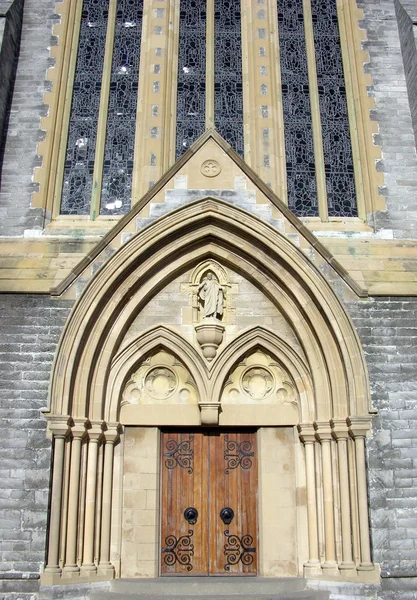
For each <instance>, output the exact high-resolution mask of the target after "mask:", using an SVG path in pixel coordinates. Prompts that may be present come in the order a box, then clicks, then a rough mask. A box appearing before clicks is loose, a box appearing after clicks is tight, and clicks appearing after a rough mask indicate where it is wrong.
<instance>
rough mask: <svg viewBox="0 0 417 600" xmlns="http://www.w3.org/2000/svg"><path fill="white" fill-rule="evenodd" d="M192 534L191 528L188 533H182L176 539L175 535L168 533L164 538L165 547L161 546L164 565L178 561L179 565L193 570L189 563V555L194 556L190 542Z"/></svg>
mask: <svg viewBox="0 0 417 600" xmlns="http://www.w3.org/2000/svg"><path fill="white" fill-rule="evenodd" d="M193 534H194V532H193V530H192V529H189V530H188V535H182V536H181V537H180V538H178V539H177V538H176V537H175V535H168V536H167V537H166V538H165V544H166V546H167V547H166V548H162V554H164V562H165V564H166V565H168V566H171V565H175V563H177V562H178V563H179V564H180V565H183V566H184V567H186V569H187V571H192V570H193V565H192V563H191V557H192V556H194V544H192V543H191V538H192V536H193Z"/></svg>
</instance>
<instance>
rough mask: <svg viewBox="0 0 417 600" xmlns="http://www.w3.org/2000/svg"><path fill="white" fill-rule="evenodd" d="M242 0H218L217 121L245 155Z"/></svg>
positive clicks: (215, 27)
mask: <svg viewBox="0 0 417 600" xmlns="http://www.w3.org/2000/svg"><path fill="white" fill-rule="evenodd" d="M240 11H241V6H240V0H214V123H215V126H216V129H217V131H218V132H219V133H220V135H221V136H223V137H224V139H225V140H226V141H227V142H229V144H230V145H231V146H232V148H233V149H234V150H235V151H236V152H237V153H238V154H240V156H241V157H242V158H243V154H244V142H243V85H242V33H241V14H240Z"/></svg>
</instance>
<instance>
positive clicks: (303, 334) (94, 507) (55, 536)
mask: <svg viewBox="0 0 417 600" xmlns="http://www.w3.org/2000/svg"><path fill="white" fill-rule="evenodd" d="M205 261H212V263H211V264H213V261H215V262H216V263H218V265H220V266H221V267H222V268H223V269H226V270H227V269H230V270H231V271H234V272H236V273H238V274H239V275H241V276H242V277H244V278H245V279H247V280H248V281H249V282H250V283H251V284H252V285H254V286H255V287H256V288H258V290H261V291H262V293H263V294H264V295H265V297H266V298H267V299H268V301H270V302H271V303H272V304H273V305H274V306H275V307H277V308H278V309H279V311H280V313H281V314H282V315H283V317H284V318H285V319H286V321H287V322H288V323H289V324H290V325H291V327H292V329H293V331H294V334H295V336H296V338H297V341H298V344H299V346H300V347H301V349H302V356H300V355H299V354H297V352H296V351H294V349H292V348H290V347H289V346H288V344H286V342H285V341H284V340H283V339H281V338H280V336H279V332H272V331H268V330H266V329H264V328H262V327H254V328H252V329H249V330H247V331H244V332H241V333H240V334H239V335H236V336H235V337H234V339H232V341H230V340H229V341H228V343H226V344H225V345H224V346H223V347H221V348H219V352H218V354H217V356H216V357H215V359H214V360H212V362H208V360H206V359H205V358H204V356H203V354H202V352H201V349H200V348H199V347H198V345H194V346H193V345H192V344H190V343H189V342H188V341H186V340H185V339H184V338H182V336H181V335H180V334H179V332H178V331H175V330H173V329H170V328H168V327H166V326H164V324H163V322H161V324H160V325H158V326H157V327H154V328H152V329H150V330H148V331H146V332H144V333H141V334H140V335H139V336H138V337H137V338H136V339H134V340H133V341H131V342H130V343H129V344H128V345H127V346H126V345H125V346H123V340H124V339H125V336H126V332H127V331H128V330H129V327H130V326H131V324H132V322H133V321H134V319H135V317H136V316H137V315H138V314H139V313H140V312H141V311H142V309H143V308H144V307H145V306H146V305H147V304H148V303H149V301H150V300H151V299H152V298H154V297H155V296H156V295H157V294H158V293H159V291H160V290H161V289H162V288H163V286H164V285H166V284H167V283H168V282H171V281H173V280H174V279H175V278H176V277H178V276H179V275H181V274H184V273H186V272H189V271H192V270H193V269H196V268H197V267H198V265H201V264H204V262H205ZM338 283H339V285H342V286H346V285H347V284H346V283H345V282H342V280H340V281H339V282H338ZM158 350H164V351H166V352H168V353H170V354H172V355H173V356H175V357H177V358H178V359H179V361H180V363H181V365H183V366H184V368H185V369H187V370H188V372H189V373H190V378H191V379H192V381H193V382H194V383H195V387H196V389H197V391H198V393H197V396H198V403H199V405H200V411H203V410H208V411H211V415H213V411H217V413H218V410H217V409H218V401H219V399H220V398H221V395H222V391H223V390H224V388H225V384H226V381H227V377H228V374H230V373H234V372H235V371H233V369H235V368H236V364H237V361H238V360H239V357H242V358H243V357H247V356H248V355H249V354H250V353H251V352H252V353H253V352H256V351H258V350H259V351H262V352H265V353H266V354H267V355H268V356H271V357H274V360H276V361H277V365H279V368H282V369H284V371H285V372H286V373H288V375H289V379H288V383H289V384H291V385H294V388H296V390H297V396H298V415H299V422H298V423H295V422H294V423H293V424H294V425H295V424H296V425H298V431H299V439H300V441H301V444H302V445H300V442H298V441H297V443H298V444H299V445H300V452H301V455H300V456H301V458H300V465H302V467H300V468H301V469H302V472H303V473H304V475H302V478H304V480H305V487H306V509H305V510H306V525H305V531H306V532H308V535H307V538H308V549H306V550H305V551H304V550H303V551H302V556H303V557H305V563H304V572H305V574H306V575H309V576H319V577H320V576H323V575H324V576H325V577H339V578H340V577H344V578H345V579H346V578H348V579H349V578H353V579H355V578H356V579H355V580H358V577H360V578H361V579H360V580H362V581H365V580H366V577H365V576H366V574H367V573H368V580H370V579H369V578H370V577H371V575H369V574H370V573H375V567H374V565H373V564H372V560H371V553H370V543H369V526H368V512H367V489H366V467H365V445H364V440H365V436H366V435H368V434H369V430H370V422H371V413H372V411H371V407H370V399H369V384H368V377H367V371H366V365H365V360H364V355H363V352H362V348H361V346H360V343H359V340H358V337H357V335H356V332H355V330H354V327H353V325H352V323H351V321H350V319H349V317H348V315H347V313H346V311H345V309H344V307H343V305H342V304H341V302H340V301H339V299H338V297H337V296H336V294H335V292H334V291H333V289H332V287H331V286H330V285H329V283H328V282H327V281H326V279H325V278H324V276H323V275H322V274H321V273H320V272H319V270H318V269H317V268H316V267H315V266H314V265H313V264H312V262H311V261H310V260H309V259H308V258H307V256H306V255H305V254H304V253H303V252H302V251H301V250H300V248H299V247H297V246H296V245H294V244H293V243H292V242H291V241H290V240H289V239H288V238H287V237H286V236H285V235H284V234H282V233H280V232H279V231H278V230H276V229H274V228H273V227H271V226H270V225H268V224H267V223H265V222H263V221H261V220H260V219H258V218H256V217H255V216H253V215H251V214H249V213H247V212H246V211H244V210H242V209H239V208H236V207H234V206H232V205H229V204H227V203H225V202H222V201H220V200H217V199H212V198H205V199H202V200H199V201H197V202H194V203H191V204H188V205H186V206H183V207H181V208H179V209H177V210H175V211H173V212H171V213H169V214H167V215H166V216H164V217H161V218H160V219H159V220H158V221H157V222H156V223H153V224H151V225H149V226H148V227H146V228H145V229H143V230H142V231H140V232H139V233H137V234H136V235H135V236H134V237H132V239H131V240H129V241H128V242H127V243H126V244H125V245H123V246H122V247H121V248H120V249H119V250H118V251H117V252H116V253H115V254H114V255H113V256H112V257H111V258H109V260H108V261H107V262H106V263H105V264H104V265H103V266H102V267H101V268H100V269H99V270H98V271H97V273H96V274H95V275H94V276H93V278H92V279H91V280H90V282H89V284H88V285H87V287H86V289H85V290H84V292H83V294H82V296H81V297H80V298H79V300H78V301H77V303H76V305H75V306H74V308H73V311H72V313H71V315H70V318H69V320H68V322H67V325H66V327H65V330H64V332H63V335H62V338H61V341H60V344H59V347H58V351H57V356H56V360H55V364H54V370H53V375H52V381H51V391H50V411H49V413H48V414H47V419H48V426H49V430H50V432H51V434H52V435H53V438H54V466H53V481H52V496H51V517H50V531H49V549H48V563H47V566H46V569H45V574H44V581H45V582H47V581H49V582H55V583H56V582H58V581H59V580H60V578H62V577H69V578H71V577H76V578H77V580H78V581H80V580H81V579H80V578H81V577H84V578H87V579H91V578H94V577H97V576H100V577H112V576H114V573H115V571H114V566H113V563H112V554H111V539H112V538H111V514H112V500H113V498H114V493H115V492H114V490H113V487H114V485H115V486H116V488H118V485H119V482H118V481H116V483H114V481H115V468H116V467H115V466H114V465H115V463H114V451H115V445H116V444H117V442H118V440H119V439H120V437H119V436H120V435H122V437H123V434H121V431H122V430H121V422H120V401H121V395H122V392H123V389H124V386H125V385H126V383H127V382H128V380H129V377H130V376H131V375H132V373H134V370H135V368H137V367H138V366H139V365H141V364H142V363H143V361H144V360H146V359H147V358H148V357H149V356H150V355H151V354H152V352H156V351H158ZM259 368H260V367H259ZM276 368H278V367H276ZM266 371H267V372H271V373H272V371H273V369H272V370H271V369H270V370H269V371H268V369H266ZM258 375H259V371H258V372H254V373H251V372H247V371H246V370H244V374H243V380H242V381H243V383H242V385H243V387H244V389H246V388H247V389H248V390H250V389H253V385H254V382H256V381H257V380H256V377H257V376H258ZM272 375H273V373H272ZM272 375H271V378H272ZM239 377H240V375H239ZM268 377H269V376H267V382H266V384H265V385H266V387H267V388H268V389H269V387H268V386H269V385H270V384H269V383H268V382H269V380H268ZM251 378H253V379H251ZM261 383H262V382H261ZM251 386H252V387H251ZM197 396H196V397H197ZM249 404H250V403H249ZM214 405H216V406H214ZM191 409H192V410H194V413H193V414H194V415H195V417H192V419H194V418H196V419H197V421H195V423H196V424H198V423H199V421H198V419H199V415H200V413H199V410H198V407H197V406H196V404H194V405H193V406H192V407H191ZM191 409H190V410H191ZM137 414H138V416H137V419H136V417H135V424H137V425H141V424H143V425H148V424H150V423H149V422H148V421H146V419H145V422H143V421H142V422H141V418H142V417H141V416H140V412H138V413H137ZM190 414H191V413H190ZM242 414H243V413H242ZM264 414H267V412H265V413H264ZM224 415H226V411H225V413H224ZM190 422H192V420H191V421H190ZM206 422H210V418H209V419H208V421H206ZM158 424H159V422H158ZM160 424H162V422H161V423H160ZM242 424H245V423H243V422H242ZM252 424H253V423H252ZM254 424H259V426H261V425H262V424H263V423H262V422H259V423H257V422H255V423H254ZM280 424H282V423H281V422H280V421H279V419H278V418H277V420H276V423H275V425H280ZM220 425H222V421H221V418H220ZM268 425H274V423H268ZM335 461H336V462H337V466H335V465H336V462H335ZM317 462H318V463H319V464H317ZM316 473H318V478H319V479H320V481H319V480H317V479H316ZM113 484H114V485H113ZM112 490H113V491H112ZM319 524H320V526H319ZM116 530H117V527H116ZM114 531H115V529H114V527H113V535H116V538H117V531H116V533H114ZM301 545H302V544H301ZM80 549H81V550H82V551H81V554H80ZM300 552H301V550H300ZM116 554H117V552H116ZM48 577H49V579H48Z"/></svg>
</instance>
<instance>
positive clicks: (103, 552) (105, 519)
mask: <svg viewBox="0 0 417 600" xmlns="http://www.w3.org/2000/svg"><path fill="white" fill-rule="evenodd" d="M104 439H105V445H104V468H103V496H102V497H103V500H102V513H101V543H100V563H99V567H98V568H99V572H100V574H103V575H109V576H110V577H114V567H113V565H112V563H111V562H110V540H111V508H112V506H111V505H112V491H113V456H114V446H115V443H116V442H117V440H118V439H119V427H118V425H109V427H108V429H107V431H106V432H105V433H104Z"/></svg>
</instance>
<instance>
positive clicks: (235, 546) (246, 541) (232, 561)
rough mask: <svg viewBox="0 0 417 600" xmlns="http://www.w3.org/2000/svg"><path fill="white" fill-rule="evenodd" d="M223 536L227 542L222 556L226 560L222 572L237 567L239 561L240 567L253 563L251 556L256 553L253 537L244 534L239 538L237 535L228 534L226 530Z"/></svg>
mask: <svg viewBox="0 0 417 600" xmlns="http://www.w3.org/2000/svg"><path fill="white" fill-rule="evenodd" d="M224 535H225V536H226V540H227V541H226V543H225V545H224V555H225V556H226V559H227V562H226V564H225V565H224V570H225V571H230V567H231V566H233V565H237V564H238V562H239V561H240V562H241V563H242V565H245V566H249V565H251V564H252V563H253V555H254V553H255V552H256V548H255V547H254V546H253V537H252V536H251V535H249V534H245V535H242V537H241V538H240V537H239V536H237V535H233V534H231V533H229V530H228V529H226V530H225V532H224Z"/></svg>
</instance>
